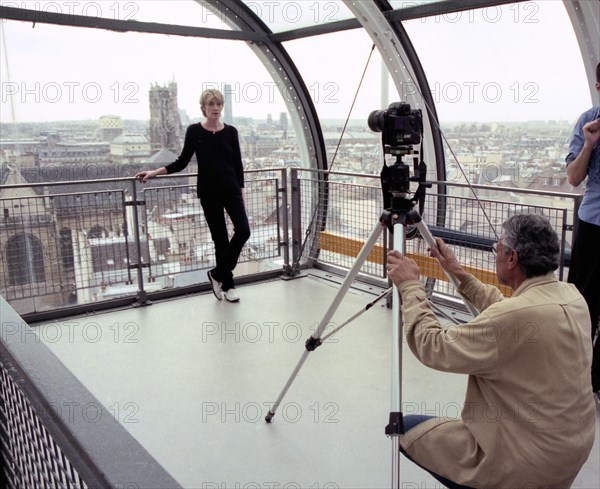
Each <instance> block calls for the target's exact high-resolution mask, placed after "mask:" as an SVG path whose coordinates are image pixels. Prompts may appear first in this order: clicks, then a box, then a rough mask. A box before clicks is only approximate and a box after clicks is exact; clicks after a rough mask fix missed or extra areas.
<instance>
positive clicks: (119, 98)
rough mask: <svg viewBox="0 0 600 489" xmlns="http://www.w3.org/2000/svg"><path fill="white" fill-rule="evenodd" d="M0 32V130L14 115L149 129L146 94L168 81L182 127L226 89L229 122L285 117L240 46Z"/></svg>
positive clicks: (54, 31)
mask: <svg viewBox="0 0 600 489" xmlns="http://www.w3.org/2000/svg"><path fill="white" fill-rule="evenodd" d="M2 28H3V31H4V32H3V34H4V39H5V43H3V44H5V47H6V56H5V51H4V50H2V52H1V53H0V56H1V62H2V65H1V66H2V70H1V71H0V73H1V76H2V97H1V99H0V102H1V106H0V109H1V116H2V122H3V123H9V122H12V121H13V118H12V116H11V113H12V112H13V110H14V121H16V122H42V121H57V120H95V121H96V122H97V120H98V118H99V117H101V116H104V115H107V114H112V115H116V116H118V117H120V118H122V119H123V121H126V120H137V121H141V122H143V123H147V121H148V117H149V90H150V88H151V87H152V85H154V84H158V85H166V84H168V83H170V82H171V81H174V82H176V84H177V99H178V102H179V108H180V110H181V112H182V121H183V123H184V125H185V121H188V120H197V119H199V118H202V115H201V113H200V109H199V105H198V99H199V96H200V92H201V91H202V90H203V88H205V87H208V86H217V87H218V88H220V89H222V90H224V87H225V84H229V85H230V91H231V96H230V100H231V102H232V117H233V118H242V117H245V118H252V119H254V120H261V121H267V119H268V117H269V115H271V118H272V119H278V118H279V114H280V112H283V111H285V110H286V109H285V104H284V102H283V99H282V97H281V95H280V93H279V91H278V90H277V89H276V87H274V83H273V82H272V79H271V77H270V76H269V74H268V72H267V71H266V69H265V68H264V66H263V65H262V63H261V62H260V61H259V60H258V58H257V57H256V56H255V55H254V53H253V52H252V51H251V50H250V48H249V47H248V46H247V44H246V43H244V42H240V41H227V40H218V39H204V38H190V37H178V36H163V35H153V34H138V33H115V32H111V31H101V30H96V29H86V28H69V27H61V26H54V25H45V24H37V25H36V27H35V29H32V28H31V25H29V24H26V23H21V22H15V21H9V22H6V23H5V24H3V26H2ZM73 39H77V42H73ZM5 68H8V69H5ZM9 75H10V78H9ZM11 104H12V107H11Z"/></svg>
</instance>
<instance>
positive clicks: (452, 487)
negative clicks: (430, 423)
mask: <svg viewBox="0 0 600 489" xmlns="http://www.w3.org/2000/svg"><path fill="white" fill-rule="evenodd" d="M431 418H433V416H425V415H423V414H409V415H407V416H404V417H403V419H402V422H403V426H404V433H406V432H407V431H409V430H411V429H413V428H414V427H415V426H417V425H418V424H420V423H422V422H423V421H427V420H428V419H431ZM400 451H401V452H402V453H403V454H404V456H405V457H406V458H407V459H409V460H410V461H411V462H414V463H415V464H417V465H418V466H419V467H421V468H422V469H423V470H426V471H427V472H429V473H430V474H431V475H432V476H433V478H434V479H436V480H438V481H440V482H441V483H442V484H444V485H445V486H446V487H447V488H448V489H473V488H472V487H469V486H462V485H460V484H457V483H456V482H452V481H450V480H448V479H446V478H445V477H442V476H441V475H439V474H436V473H435V472H432V471H431V470H429V469H426V468H425V467H423V466H422V465H420V464H419V463H417V462H415V461H414V460H413V459H412V458H410V456H409V455H407V453H406V452H405V451H404V450H403V449H402V447H400Z"/></svg>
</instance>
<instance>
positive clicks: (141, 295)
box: [130, 179, 150, 306]
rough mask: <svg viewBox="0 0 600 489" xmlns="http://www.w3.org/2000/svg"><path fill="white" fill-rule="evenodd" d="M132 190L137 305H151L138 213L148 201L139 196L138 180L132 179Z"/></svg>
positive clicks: (133, 266)
mask: <svg viewBox="0 0 600 489" xmlns="http://www.w3.org/2000/svg"><path fill="white" fill-rule="evenodd" d="M131 188H132V191H131V196H132V201H131V203H130V205H132V206H133V235H134V239H135V248H136V251H137V263H136V264H134V265H130V267H132V268H135V269H137V279H138V292H137V305H138V306H146V305H149V304H150V302H149V301H148V296H147V294H146V290H145V289H144V273H143V271H142V268H143V267H144V264H143V263H142V241H141V236H140V219H139V215H138V211H139V207H138V206H145V205H146V201H144V200H140V201H138V198H137V180H135V179H134V180H133V181H132V185H131Z"/></svg>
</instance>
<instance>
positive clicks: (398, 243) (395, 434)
mask: <svg viewBox="0 0 600 489" xmlns="http://www.w3.org/2000/svg"><path fill="white" fill-rule="evenodd" d="M405 246H406V234H405V229H404V225H403V224H400V223H396V224H394V249H395V250H398V251H400V253H402V254H405V252H406V250H405ZM392 319H393V327H392V389H391V392H392V399H391V410H390V419H389V424H388V425H387V426H386V428H385V434H386V435H389V436H390V437H391V438H392V485H391V487H392V488H394V489H396V488H399V487H400V435H401V434H402V432H403V431H404V430H403V426H402V425H403V423H402V312H401V310H400V293H399V292H398V288H397V287H396V286H394V298H393V302H392Z"/></svg>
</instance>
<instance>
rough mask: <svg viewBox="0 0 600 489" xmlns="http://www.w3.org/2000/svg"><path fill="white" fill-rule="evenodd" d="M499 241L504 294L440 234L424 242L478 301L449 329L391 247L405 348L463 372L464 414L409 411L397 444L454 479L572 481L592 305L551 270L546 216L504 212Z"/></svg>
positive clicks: (492, 483)
mask: <svg viewBox="0 0 600 489" xmlns="http://www.w3.org/2000/svg"><path fill="white" fill-rule="evenodd" d="M495 249H496V273H497V276H498V279H499V281H500V283H501V284H503V285H508V286H509V287H511V288H512V289H513V290H514V293H513V294H512V297H510V298H505V297H504V296H503V295H502V294H501V292H500V291H499V290H498V289H497V288H496V287H493V286H489V285H484V284H483V283H481V282H480V281H479V280H477V279H476V278H475V277H473V276H472V275H470V274H468V273H467V272H465V270H464V269H463V268H462V267H461V266H460V265H459V263H458V262H457V260H456V257H455V256H454V254H453V252H452V251H451V250H450V248H449V247H448V246H447V245H446V244H445V243H444V242H443V241H442V240H441V239H438V240H437V246H435V247H433V248H432V249H430V253H431V255H432V256H434V257H435V258H437V259H438V260H439V261H440V263H441V265H442V266H443V267H444V268H445V269H446V270H448V271H449V272H451V273H452V274H454V275H455V276H456V278H457V279H458V280H459V281H460V292H461V293H463V294H464V295H465V297H467V298H468V299H469V300H470V301H471V302H472V303H473V304H474V305H475V306H476V307H477V308H478V309H479V310H480V311H482V312H481V313H480V314H479V315H478V316H477V317H476V318H474V319H473V320H472V321H470V322H468V323H466V324H462V325H458V326H456V327H452V328H444V327H443V326H442V325H441V324H440V323H439V321H438V319H437V317H436V316H435V314H434V313H433V311H432V309H431V307H430V305H429V302H428V301H427V298H426V293H425V289H424V287H423V285H422V284H421V282H420V281H419V267H418V266H417V264H416V263H415V262H414V261H413V260H411V259H409V258H406V257H405V256H403V255H402V254H401V253H400V252H398V251H391V252H390V253H389V254H388V264H387V270H388V274H389V276H390V278H391V280H392V281H393V282H394V284H395V285H396V286H397V287H398V290H399V292H400V295H401V297H402V307H401V309H402V316H403V324H404V331H405V334H406V340H407V343H408V345H409V347H410V349H411V350H412V352H413V353H414V354H415V355H416V356H417V358H418V359H419V360H420V361H421V362H422V363H423V364H425V365H427V366H429V367H431V368H433V369H436V370H442V371H445V372H455V373H464V374H468V375H469V378H468V386H467V392H466V396H465V402H464V407H463V410H462V414H461V419H447V418H435V417H428V416H418V415H417V416H406V417H405V419H404V428H405V429H404V434H403V435H402V438H401V450H402V452H403V453H404V454H405V455H406V456H408V457H409V458H410V459H411V460H412V461H414V462H415V463H417V464H418V465H420V466H421V467H423V468H424V469H426V470H428V471H429V472H430V473H431V474H432V475H433V476H434V477H435V478H436V479H438V480H440V481H441V482H443V483H444V484H445V485H447V486H448V487H450V488H478V489H479V488H490V489H492V488H497V489H499V488H501V489H511V488H514V489H517V488H528V489H533V488H552V489H558V488H568V487H570V485H571V484H572V482H573V481H574V479H575V477H576V476H577V474H578V472H579V470H580V468H581V466H582V465H583V464H584V463H585V461H586V460H587V458H588V456H589V453H590V450H591V448H592V445H593V440H594V430H595V403H594V399H593V393H592V388H591V384H590V365H591V358H592V344H591V338H590V334H589V331H590V316H589V312H588V308H587V305H586V303H585V300H584V299H583V297H582V296H581V294H580V293H579V292H578V291H577V289H576V288H575V286H574V285H572V284H568V283H565V282H560V281H558V280H557V279H556V277H555V276H554V273H553V272H554V270H556V269H557V268H558V263H559V262H558V254H559V243H558V237H557V235H556V233H555V232H554V230H553V229H552V227H551V226H550V224H549V223H548V221H547V220H546V219H545V218H543V217H541V216H538V215H533V214H531V215H516V216H512V217H511V218H509V219H508V220H507V221H506V222H505V223H504V224H503V226H502V236H501V237H500V239H499V241H498V243H497V244H496V247H495Z"/></svg>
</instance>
